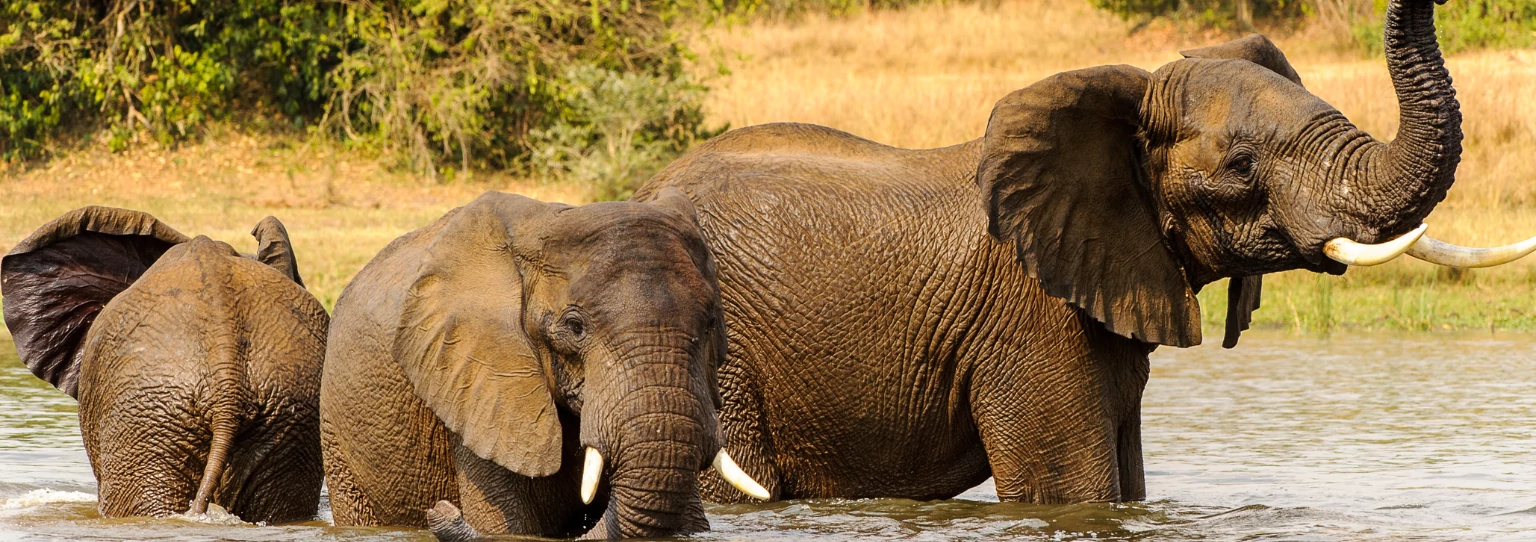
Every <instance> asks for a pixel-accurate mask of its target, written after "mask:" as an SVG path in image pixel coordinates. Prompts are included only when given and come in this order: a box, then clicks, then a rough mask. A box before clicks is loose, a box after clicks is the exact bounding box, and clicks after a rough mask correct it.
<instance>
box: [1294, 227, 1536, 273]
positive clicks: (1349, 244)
mask: <svg viewBox="0 0 1536 542" xmlns="http://www.w3.org/2000/svg"><path fill="white" fill-rule="evenodd" d="M1428 230H1429V225H1427V224H1420V225H1419V227H1417V228H1414V229H1413V230H1412V231H1409V232H1408V233H1405V234H1403V235H1400V236H1398V237H1396V238H1393V239H1389V240H1387V241H1383V242H1381V243H1376V244H1367V243H1359V242H1356V241H1353V240H1351V239H1349V238H1346V237H1337V238H1334V239H1331V240H1329V241H1328V242H1327V243H1326V244H1325V245H1323V253H1324V254H1326V255H1327V256H1328V258H1329V259H1332V260H1333V261H1336V262H1339V263H1342V264H1344V265H1348V266H1353V267H1368V266H1373V265H1381V264H1384V263H1387V262H1389V261H1392V260H1394V259H1397V257H1398V256H1402V255H1403V254H1407V255H1409V256H1413V257H1414V258H1418V259H1420V260H1424V261H1426V262H1429V263H1432V264H1436V265H1443V266H1447V267H1459V268H1476V267H1491V266H1495V265H1502V264H1506V263H1509V262H1512V261H1515V260H1518V259H1520V258H1523V257H1525V256H1526V255H1529V254H1530V253H1532V252H1536V237H1532V238H1530V239H1526V240H1524V241H1521V242H1518V243H1513V244H1509V245H1504V246H1499V247H1492V248H1472V247H1463V246H1459V245H1454V244H1451V243H1446V242H1444V241H1440V240H1437V239H1435V238H1433V237H1430V236H1428V235H1425V232H1426V231H1428Z"/></svg>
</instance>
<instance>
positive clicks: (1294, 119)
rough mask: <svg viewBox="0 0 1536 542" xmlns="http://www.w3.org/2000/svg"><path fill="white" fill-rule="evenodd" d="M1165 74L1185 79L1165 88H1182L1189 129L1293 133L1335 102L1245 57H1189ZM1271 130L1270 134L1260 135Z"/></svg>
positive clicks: (1184, 111) (1163, 73) (1178, 89)
mask: <svg viewBox="0 0 1536 542" xmlns="http://www.w3.org/2000/svg"><path fill="white" fill-rule="evenodd" d="M1173 64H1175V65H1178V66H1177V67H1176V68H1174V69H1168V70H1159V72H1160V76H1161V77H1164V78H1167V79H1170V80H1174V81H1178V82H1180V83H1181V84H1169V85H1164V86H1162V88H1164V89H1167V90H1172V91H1174V92H1180V93H1181V94H1182V96H1181V97H1180V98H1181V99H1179V100H1177V103H1179V104H1180V106H1181V108H1182V109H1183V111H1182V115H1181V116H1182V117H1183V118H1184V123H1185V128H1186V129H1189V128H1194V129H1199V130H1205V131H1211V130H1217V129H1225V130H1227V131H1228V132H1233V133H1242V132H1264V131H1268V132H1278V133H1280V134H1282V135H1283V134H1286V133H1291V132H1294V131H1296V130H1300V129H1301V128H1303V127H1305V126H1306V124H1307V123H1308V122H1309V121H1310V120H1311V119H1314V118H1317V117H1319V116H1322V115H1325V114H1327V113H1332V112H1334V111H1335V110H1334V108H1333V106H1330V105H1328V103H1327V102H1324V101H1323V100H1322V99H1320V98H1318V97H1317V96H1314V95H1312V93H1310V92H1307V90H1306V89H1305V88H1302V87H1301V86H1300V85H1297V84H1295V83H1292V82H1291V81H1290V80H1288V79H1286V78H1285V77H1283V76H1281V75H1280V74H1278V73H1275V72H1273V71H1270V70H1269V69H1268V68H1264V67H1262V66H1259V65H1258V64H1254V63H1252V62H1248V61H1246V60H1231V59H1222V60H1213V59H1186V60H1181V61H1178V62H1175V63H1173ZM1256 135H1269V134H1262V133H1260V134H1256Z"/></svg>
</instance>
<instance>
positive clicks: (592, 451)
mask: <svg viewBox="0 0 1536 542" xmlns="http://www.w3.org/2000/svg"><path fill="white" fill-rule="evenodd" d="M602 479H603V454H602V453H599V452H598V451H597V448H593V447H591V446H588V447H587V461H586V463H584V464H582V466H581V502H582V504H592V497H596V496H597V482H598V481H599V480H602Z"/></svg>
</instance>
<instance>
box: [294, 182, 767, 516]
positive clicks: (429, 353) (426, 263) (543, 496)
mask: <svg viewBox="0 0 1536 542" xmlns="http://www.w3.org/2000/svg"><path fill="white" fill-rule="evenodd" d="M724 341H725V334H724V332H723V329H722V327H721V324H720V298H719V291H718V286H717V285H716V283H715V268H714V261H713V259H712V258H711V256H710V252H709V249H708V248H707V247H706V245H705V244H704V236H703V233H702V232H700V231H699V228H698V225H697V223H696V221H695V218H694V211H693V207H692V205H691V204H689V202H688V200H687V198H684V197H682V195H681V194H677V193H672V194H670V195H669V194H666V193H663V194H659V195H658V197H657V198H656V199H655V201H654V203H630V202H610V203H596V204H591V205H586V206H582V207H571V206H567V205H561V204H555V203H544V202H540V201H535V200H532V199H528V198H525V197H522V196H517V195H511V194H503V193H499V192H489V193H486V194H485V195H483V196H481V197H479V198H478V199H476V200H475V201H474V202H472V203H470V204H468V205H465V206H464V207H460V208H458V209H455V210H453V211H450V212H449V213H448V214H447V215H446V216H444V217H442V218H441V219H439V220H437V221H436V222H433V223H432V224H431V225H428V226H427V227H425V228H422V229H420V230H416V231H414V232H411V233H408V234H406V235H404V236H402V237H400V238H399V239H397V240H395V241H394V242H393V243H391V244H390V245H389V246H388V247H385V249H384V250H383V251H382V252H380V253H379V255H378V256H376V257H375V258H374V259H373V261H372V262H370V263H369V264H368V265H367V266H366V267H364V268H363V269H362V271H360V272H359V273H358V275H357V277H356V278H355V279H353V281H352V282H351V283H350V284H348V285H347V287H346V289H345V290H344V291H343V292H342V294H341V298H340V299H338V300H337V302H336V311H335V321H334V324H333V325H332V327H331V341H330V345H329V349H328V350H327V352H326V362H325V371H324V373H325V374H324V378H323V385H322V390H321V397H320V403H321V438H322V441H323V448H324V453H325V469H326V481H327V484H328V486H329V488H330V495H331V508H332V511H333V513H334V517H335V521H336V524H338V525H402V526H428V524H429V520H431V526H432V527H433V528H434V530H435V531H437V532H438V534H439V535H440V536H442V537H444V538H472V537H475V536H478V535H479V534H481V533H484V534H501V533H514V534H535V535H543V536H577V535H583V534H585V535H586V536H589V537H593V538H613V537H639V536H663V535H671V534H678V533H687V532H695V531H701V530H705V529H707V528H708V522H707V521H706V520H705V517H704V509H703V505H702V504H701V502H700V500H699V492H698V488H697V483H698V478H697V476H698V473H699V472H700V471H701V470H703V469H706V468H708V467H709V466H710V465H711V464H715V465H719V466H720V467H722V468H725V469H727V470H729V469H730V466H731V465H732V463H731V460H730V456H729V455H728V454H725V453H724V450H723V449H721V447H720V443H719V426H718V422H717V419H716V415H715V412H716V408H718V396H717V395H716V394H715V387H714V386H715V367H716V365H717V364H718V363H719V360H720V358H721V357H722V356H723V355H724V352H725V342H724ZM755 491H757V492H759V494H761V489H760V488H756V489H755ZM442 501H446V502H442ZM429 509H432V510H434V512H433V513H431V514H429V513H428V510H429Z"/></svg>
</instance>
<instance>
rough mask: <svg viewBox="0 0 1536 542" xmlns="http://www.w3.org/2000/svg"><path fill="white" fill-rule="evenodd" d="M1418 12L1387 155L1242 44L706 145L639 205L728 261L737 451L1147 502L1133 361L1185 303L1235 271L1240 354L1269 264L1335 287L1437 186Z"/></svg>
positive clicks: (1450, 114)
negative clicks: (894, 123)
mask: <svg viewBox="0 0 1536 542" xmlns="http://www.w3.org/2000/svg"><path fill="white" fill-rule="evenodd" d="M1432 15H1433V5H1432V4H1431V3H1429V2H1428V1H1427V0H1426V1H1418V0H1413V1H1407V2H1396V3H1393V4H1392V6H1391V8H1390V10H1389V15H1388V22H1387V40H1386V44H1387V56H1388V68H1389V71H1390V72H1391V75H1392V79H1393V81H1394V84H1395V86H1396V89H1397V93H1398V98H1399V100H1400V103H1401V107H1402V125H1401V130H1400V133H1399V136H1398V139H1397V140H1396V141H1393V142H1392V143H1391V144H1386V143H1382V142H1378V141H1376V140H1374V139H1372V138H1371V137H1370V136H1368V135H1367V134H1365V133H1364V132H1361V131H1360V130H1358V129H1356V128H1355V127H1354V126H1353V125H1351V124H1350V122H1349V121H1348V120H1347V119H1345V118H1344V117H1343V116H1342V115H1340V114H1339V112H1338V111H1337V110H1335V109H1334V108H1333V107H1331V106H1329V105H1328V104H1327V103H1324V102H1323V101H1322V100H1320V99H1318V98H1317V97H1315V96H1313V95H1312V94H1310V93H1308V92H1307V91H1306V89H1305V88H1303V87H1302V85H1301V84H1300V78H1299V77H1297V76H1296V72H1295V71H1294V70H1293V69H1292V68H1291V67H1290V65H1289V64H1287V63H1286V61H1285V57H1284V55H1283V54H1281V53H1280V51H1279V50H1278V49H1276V48H1275V47H1274V46H1273V45H1272V44H1271V43H1270V42H1269V41H1268V40H1267V39H1264V38H1263V37H1262V36H1257V35H1255V36H1250V37H1248V38H1244V39H1242V40H1237V41H1234V42H1231V43H1228V44H1225V45H1220V46H1215V47H1209V48H1205V49H1199V50H1194V51H1188V52H1186V53H1185V54H1186V56H1187V57H1190V58H1186V59H1183V60H1179V61H1176V62H1172V63H1169V64H1167V65H1164V66H1162V67H1161V68H1159V69H1158V70H1157V71H1156V72H1155V73H1148V72H1145V71H1142V70H1140V69H1137V68H1134V67H1129V66H1104V67H1098V68H1089V69H1084V70H1078V71H1073V72H1066V73H1062V74H1058V75H1056V76H1053V77H1050V78H1047V79H1045V80H1043V81H1040V82H1038V83H1036V84H1034V85H1031V86H1030V87H1028V88H1025V89H1022V90H1019V91H1017V92H1014V93H1013V94H1010V95H1009V96H1007V97H1005V98H1004V99H1002V100H1001V101H1000V102H998V104H997V106H996V108H995V109H994V110H993V113H992V117H991V120H990V122H989V124H988V127H987V133H986V136H985V137H983V138H982V139H980V140H977V141H972V142H970V143H965V144H961V145H956V146H953V147H948V148H942V149H933V150H905V149H897V148H892V147H888V146H884V145H881V144H878V143H874V142H871V141H867V140H864V139H860V138H858V137H855V136H852V135H849V134H846V133H842V132H838V131H836V130H832V129H829V128H822V127H818V126H810V125H799V124H775V125H766V126H756V127H751V128H746V129H741V130H736V131H734V132H730V133H727V134H725V135H723V136H720V137H718V138H716V139H714V140H712V141H709V142H707V143H705V144H702V145H700V146H699V147H697V148H695V149H694V150H693V151H692V152H690V153H689V154H687V155H685V156H684V157H682V158H680V159H679V160H677V161H676V162H674V163H673V164H671V165H670V166H669V167H667V168H666V169H664V170H663V171H661V172H660V173H658V174H657V175H656V177H655V178H653V179H652V180H651V181H650V182H649V183H648V184H647V185H646V186H644V187H642V188H641V189H640V190H639V191H638V193H637V194H636V196H635V199H636V200H638V201H644V200H646V199H648V198H650V197H653V196H654V195H655V194H657V193H658V191H659V190H663V189H670V188H676V189H680V190H682V191H683V192H684V193H686V194H687V195H688V196H689V198H690V199H691V200H692V201H693V202H694V204H695V206H696V208H697V209H698V212H699V222H700V224H701V226H702V227H703V228H704V233H705V236H706V237H707V238H708V240H709V242H710V247H711V249H712V250H713V251H714V254H715V257H716V258H717V261H718V263H719V269H720V275H719V280H720V289H721V299H722V302H723V303H724V306H725V318H726V323H727V330H728V333H729V341H728V342H729V353H728V355H727V360H726V362H725V364H723V365H722V366H721V368H720V393H721V395H722V398H723V401H724V406H723V408H722V410H721V412H720V419H721V423H722V426H723V429H724V433H725V436H726V445H725V446H726V448H727V449H728V450H729V451H730V453H731V455H732V456H733V457H734V458H736V460H737V462H738V463H740V464H741V465H742V467H743V468H744V469H745V470H746V472H747V473H748V474H749V475H751V476H752V477H753V478H754V479H756V480H758V481H759V482H762V483H763V484H764V485H765V486H766V487H767V489H768V490H769V491H770V492H771V493H772V494H773V495H774V496H775V497H777V498H821V497H843V498H862V497H906V498H915V499H934V498H947V497H951V496H953V495H956V494H958V493H960V492H962V491H964V490H965V489H967V488H969V487H972V486H974V485H976V484H977V483H979V482H981V481H983V480H985V479H986V478H987V477H988V476H995V477H996V481H997V490H998V496H999V497H1000V498H1001V499H1003V500H1005V501H1025V502H1035V503H1062V502H1083V501H1122V500H1132V499H1141V498H1143V497H1144V496H1145V487H1144V480H1143V471H1142V460H1141V438H1140V423H1141V422H1140V402H1141V394H1142V390H1143V388H1144V386H1145V384H1146V380H1147V372H1148V362H1147V355H1148V353H1150V352H1151V351H1152V350H1153V349H1154V348H1155V347H1156V346H1157V345H1160V344H1161V345H1171V346H1180V347H1182V346H1189V345H1194V344H1198V343H1199V342H1200V340H1201V335H1200V332H1201V330H1200V310H1199V306H1198V304H1197V301H1196V299H1195V293H1196V292H1197V291H1198V290H1199V289H1200V288H1201V287H1202V286H1204V285H1206V284H1209V283H1211V282H1213V281H1216V280H1218V279H1221V278H1231V279H1232V281H1231V286H1230V287H1231V288H1232V292H1231V295H1230V296H1229V298H1230V299H1231V304H1230V305H1229V310H1228V318H1227V323H1228V329H1227V340H1226V341H1225V342H1226V344H1227V345H1228V346H1231V345H1234V344H1235V343H1236V340H1237V336H1238V333H1239V332H1241V331H1242V330H1243V329H1244V328H1246V327H1247V322H1248V319H1249V314H1250V312H1251V311H1252V310H1253V309H1255V308H1256V307H1257V306H1258V301H1259V285H1260V280H1259V277H1260V276H1261V275H1263V274H1265V273H1272V272H1277V271H1282V270H1287V269H1297V268H1301V269H1308V270H1312V271H1319V272H1329V273H1342V272H1343V271H1344V266H1343V265H1342V264H1338V263H1335V262H1333V261H1331V260H1329V259H1327V258H1326V257H1325V256H1324V255H1323V246H1324V244H1325V243H1326V242H1327V241H1328V240H1330V239H1333V238H1336V237H1348V238H1351V239H1354V240H1356V241H1360V242H1365V243H1376V242H1381V241H1383V240H1386V239H1389V238H1392V237H1395V236H1397V235H1400V234H1402V233H1404V232H1407V231H1409V230H1410V229H1413V228H1414V227H1416V226H1418V225H1419V224H1420V223H1421V221H1422V220H1423V218H1424V217H1425V216H1426V215H1427V214H1428V213H1429V212H1430V210H1431V209H1433V208H1434V206H1435V204H1436V203H1438V202H1439V201H1440V200H1441V199H1442V198H1443V197H1444V196H1445V193H1446V190H1447V189H1449V188H1450V186H1451V182H1452V180H1453V178H1454V174H1455V170H1456V165H1457V162H1458V159H1459V155H1460V140H1461V132H1460V113H1459V112H1458V106H1457V103H1456V99H1455V95H1454V91H1453V90H1452V89H1451V84H1450V79H1449V75H1448V74H1447V73H1446V71H1445V69H1444V67H1443V64H1442V62H1441V59H1440V54H1439V52H1438V49H1437V47H1436V43H1435V38H1434V33H1433V26H1432ZM703 487H704V491H705V496H706V498H709V499H713V500H720V501H737V500H741V498H742V497H740V496H739V495H738V494H736V493H735V492H734V491H731V490H730V489H729V488H728V487H727V486H726V485H725V484H724V483H723V482H722V480H721V479H720V478H719V477H718V476H715V475H713V474H709V475H706V478H705V479H704V481H703Z"/></svg>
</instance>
